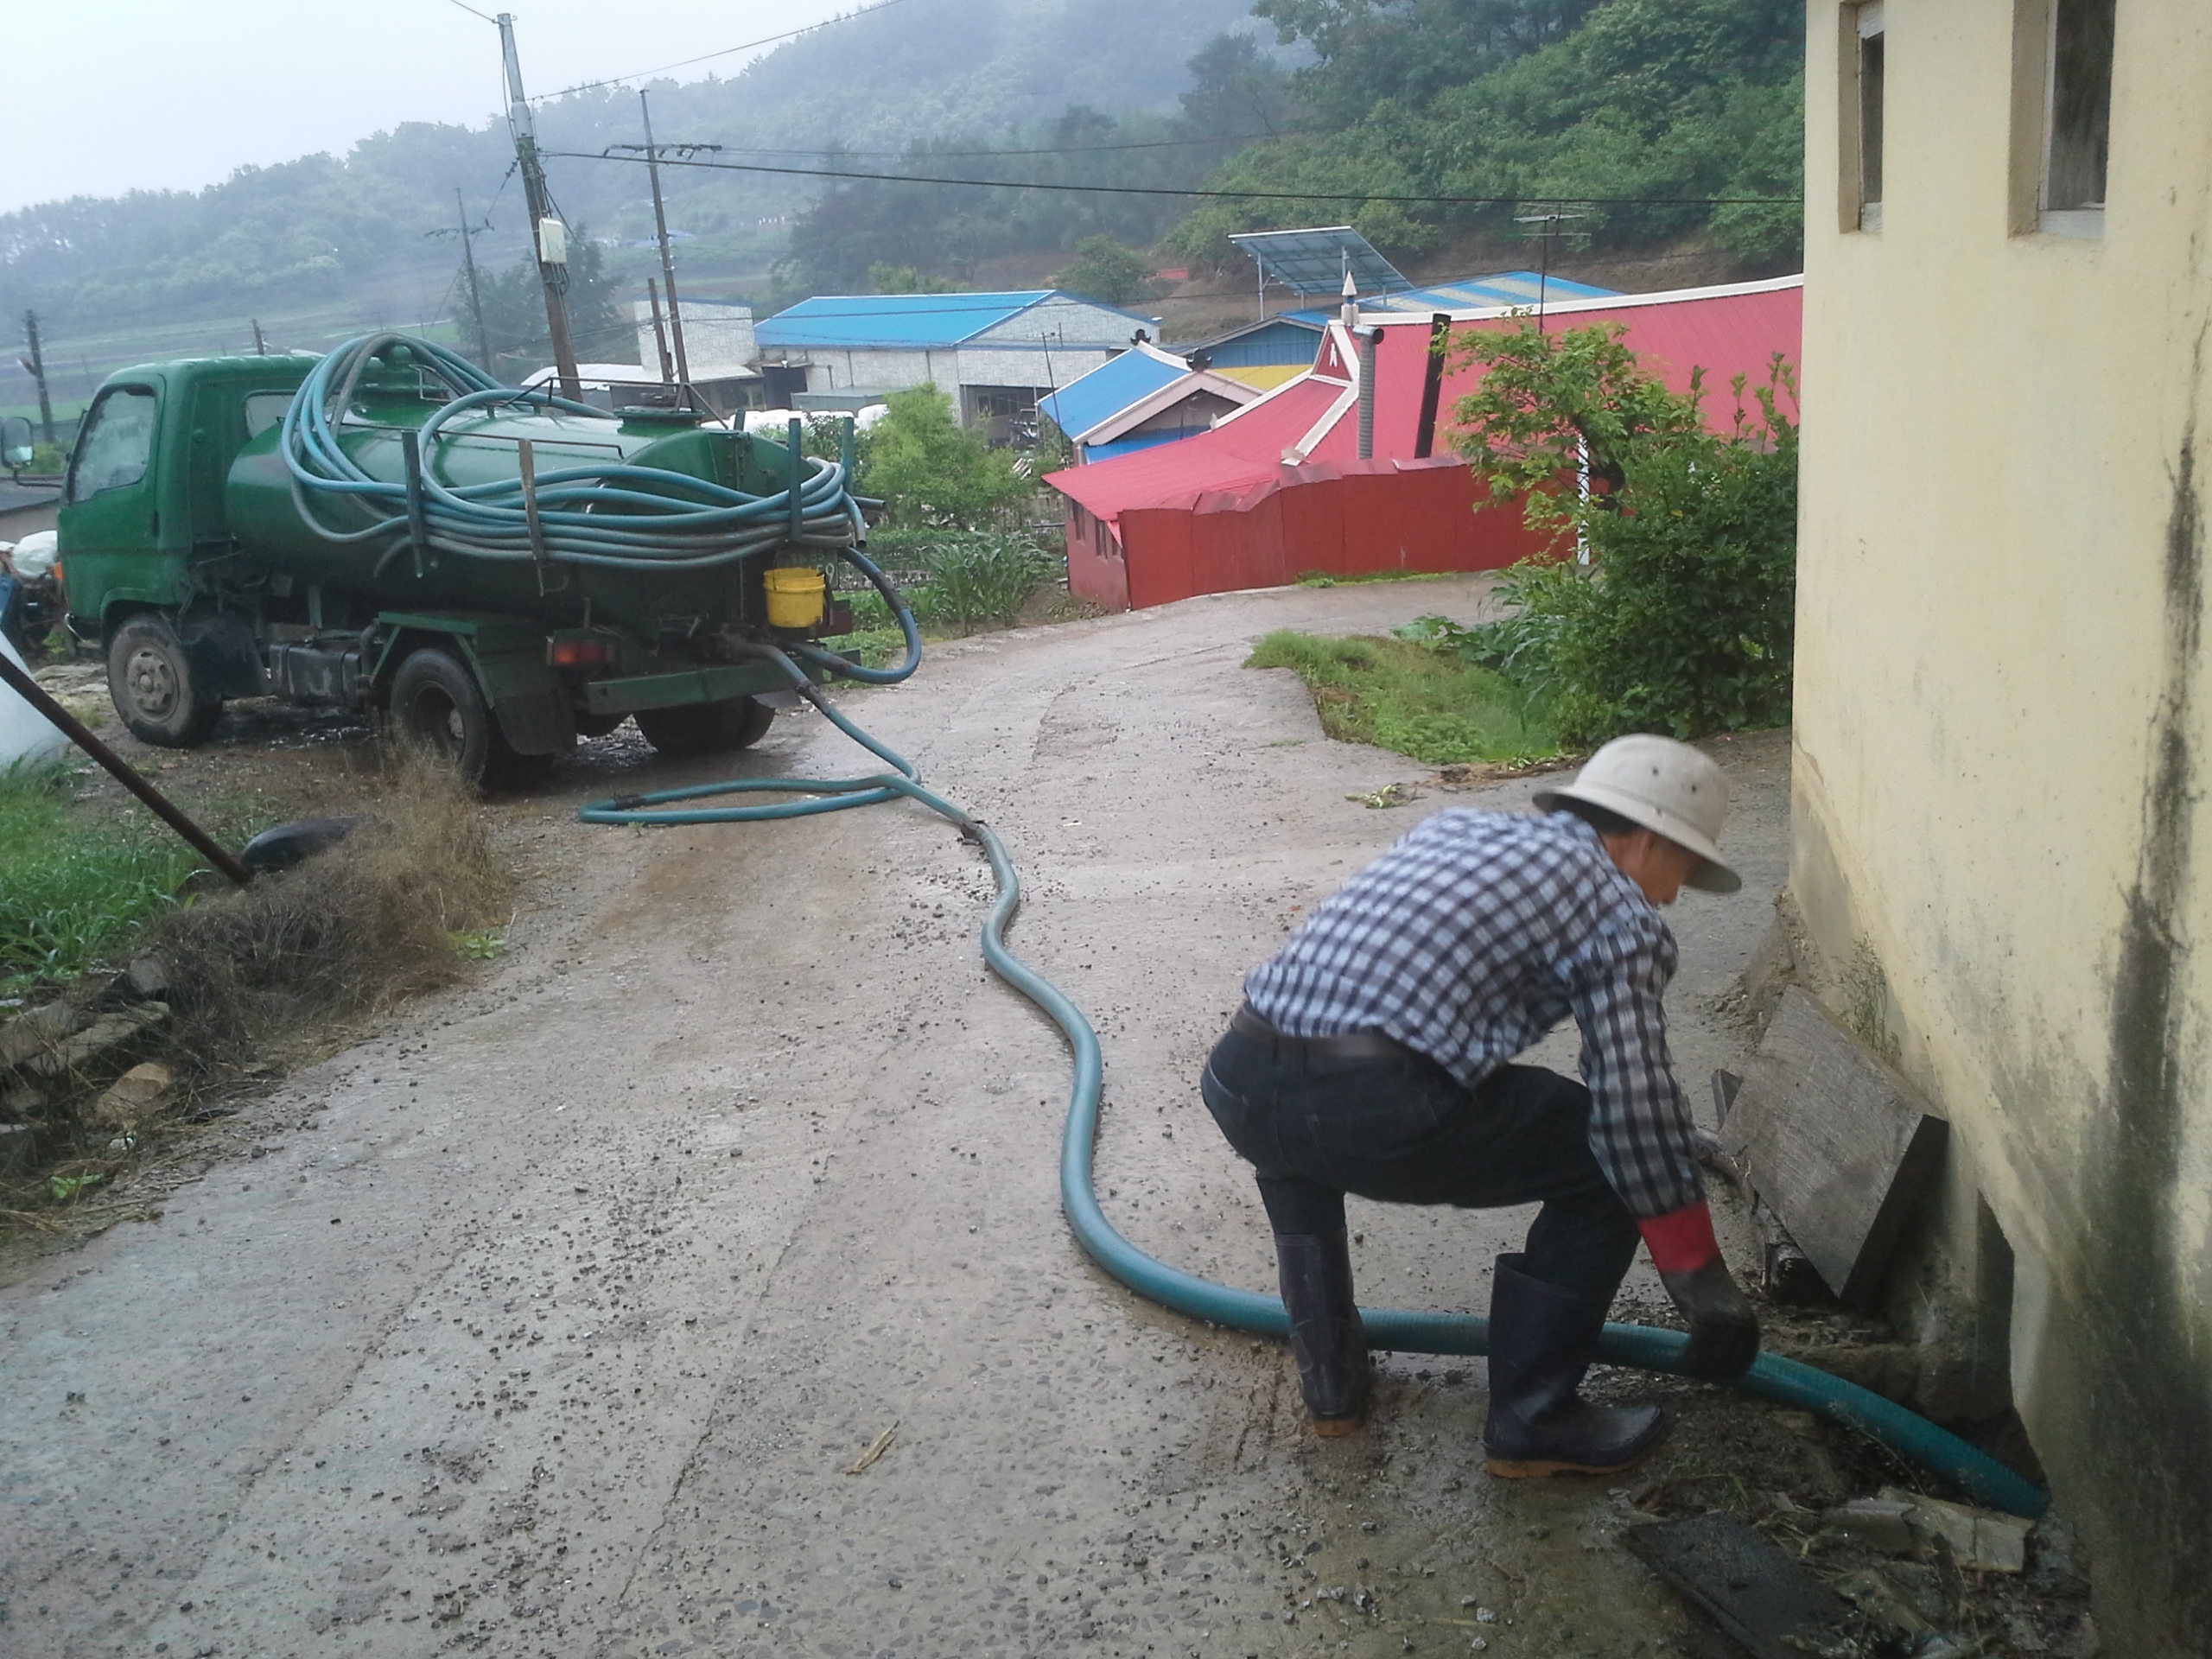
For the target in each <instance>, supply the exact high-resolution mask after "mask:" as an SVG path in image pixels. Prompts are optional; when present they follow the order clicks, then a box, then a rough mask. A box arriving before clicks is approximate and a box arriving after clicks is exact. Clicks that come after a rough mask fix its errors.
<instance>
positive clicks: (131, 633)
mask: <svg viewBox="0 0 2212 1659" xmlns="http://www.w3.org/2000/svg"><path fill="white" fill-rule="evenodd" d="M107 690H108V696H110V697H111V698H112V699H113V700H114V702H115V712H116V713H117V714H118V715H122V716H123V723H124V725H125V726H127V727H129V728H130V734H131V735H132V736H133V737H135V738H137V739H138V741H140V742H142V743H152V744H156V745H158V746H159V747H162V748H164V749H189V748H192V747H196V746H197V745H199V744H201V743H204V742H206V741H207V734H209V733H210V732H212V731H213V730H214V729H215V722H216V721H218V720H220V719H221V718H222V717H223V700H222V698H220V697H218V696H210V695H208V693H207V690H206V688H205V687H204V686H202V685H201V684H200V683H199V682H198V681H197V680H195V679H194V677H193V672H192V658H191V657H190V655H189V654H188V652H186V651H185V648H184V643H183V641H181V639H178V638H177V636H176V629H175V627H174V626H171V625H170V622H169V620H168V618H167V617H165V616H162V615H161V614H160V613H157V612H151V611H149V612H144V613H141V614H139V615H137V616H134V617H132V618H131V619H130V620H129V621H127V622H125V623H124V625H123V626H121V627H119V628H118V629H117V630H116V631H115V638H114V639H112V640H111V641H110V642H109V644H108V648H107Z"/></svg>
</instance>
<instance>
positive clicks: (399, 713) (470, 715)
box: [391, 645, 551, 789]
mask: <svg viewBox="0 0 2212 1659" xmlns="http://www.w3.org/2000/svg"><path fill="white" fill-rule="evenodd" d="M391 724H392V728H393V730H394V731H395V732H396V733H397V735H398V738H399V741H401V742H403V743H404V744H407V745H408V746H409V747H412V748H414V749H416V750H418V751H420V752H422V753H425V754H428V755H429V756H430V757H431V759H432V760H436V761H438V762H439V763H441V764H442V765H445V766H451V767H452V768H453V769H454V771H455V772H459V773H460V774H461V779H462V780H463V781H464V782H466V783H467V784H469V785H473V786H474V787H476V788H479V789H502V788H507V787H510V786H512V785H516V784H519V783H522V782H524V781H525V780H527V779H530V778H531V777H532V776H535V775H538V774H542V773H543V772H544V771H545V769H546V767H545V765H543V764H541V765H537V766H533V765H532V764H531V763H532V762H533V761H537V762H543V763H550V760H551V757H550V756H547V755H521V754H517V753H515V752H514V750H513V749H512V748H511V747H509V746H508V743H507V740H506V737H505V734H502V733H501V732H500V730H499V720H498V718H497V716H495V715H493V712H492V705H491V704H490V703H488V702H485V700H484V692H483V690H482V689H481V688H480V686H478V684H477V683H476V676H475V675H474V674H473V673H471V672H470V671H469V668H468V664H466V663H464V662H462V661H461V658H458V657H456V656H454V654H453V653H452V652H449V651H444V650H441V649H440V648H438V647H437V646H435V645H429V646H425V647H423V649H422V650H420V651H417V652H414V653H413V654H412V655H410V656H409V657H408V658H407V659H406V660H405V661H404V662H403V663H401V664H400V665H399V671H398V672H397V674H395V675H393V676H392V677H391Z"/></svg>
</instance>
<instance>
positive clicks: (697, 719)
mask: <svg viewBox="0 0 2212 1659" xmlns="http://www.w3.org/2000/svg"><path fill="white" fill-rule="evenodd" d="M775 718H776V711H775V710H774V709H771V708H770V707H768V705H767V704H766V703H765V702H761V701H760V699H759V698H758V697H730V698H728V699H726V700H725V701H723V702H688V703H683V704H682V705H680V706H678V707H677V708H674V709H639V711H638V729H639V731H641V732H643V733H644V734H645V741H646V742H648V743H650V744H652V746H653V747H655V748H657V749H658V750H659V751H660V752H661V753H663V754H671V755H683V754H724V753H728V752H729V751H730V750H732V749H749V748H751V747H753V745H754V744H755V743H758V742H759V741H760V740H761V739H762V738H764V737H766V735H767V734H768V727H769V725H770V723H771V722H772V721H774V719H775Z"/></svg>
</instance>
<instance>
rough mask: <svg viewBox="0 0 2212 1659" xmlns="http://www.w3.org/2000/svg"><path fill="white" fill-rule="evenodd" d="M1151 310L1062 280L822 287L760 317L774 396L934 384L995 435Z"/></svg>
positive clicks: (795, 402) (1089, 366)
mask: <svg viewBox="0 0 2212 1659" xmlns="http://www.w3.org/2000/svg"><path fill="white" fill-rule="evenodd" d="M1156 327H1159V321H1158V319H1156V318H1154V317H1145V316H1140V315H1137V314H1136V313H1135V312H1134V311H1124V310H1122V309H1121V308H1119V307H1118V306H1111V305H1103V304H1101V303H1100V302H1097V301H1096V300H1087V299H1084V297H1082V296H1080V295H1076V294H1069V293H1065V292H1063V291H1061V290H1060V289H1020V290H1017V291H1014V292H1011V293H995V294H820V295H817V296H814V297H813V298H812V299H808V300H801V301H800V302H798V304H797V305H794V306H792V307H791V308H790V309H789V310H787V311H781V312H779V313H778V314H777V315H774V316H772V317H770V318H768V319H767V320H766V321H764V322H761V323H760V324H758V325H756V327H755V328H754V331H753V332H754V335H755V338H756V340H757V341H758V343H759V347H760V371H761V372H762V374H763V375H764V376H766V378H767V381H768V389H769V395H770V397H772V399H774V400H776V401H779V402H783V401H785V400H788V402H789V404H790V406H791V407H793V408H804V407H806V404H807V402H808V400H809V399H810V398H813V397H824V396H828V397H832V398H834V399H835V401H836V404H838V405H840V406H844V407H849V406H851V400H852V399H853V398H854V397H855V396H856V395H858V394H865V393H875V394H878V395H880V394H882V393H886V392H892V391H904V390H906V388H908V387H910V386H918V385H925V384H926V385H935V386H937V388H938V390H939V391H944V392H946V393H948V394H950V396H951V397H952V398H953V400H954V405H955V407H956V408H957V410H958V412H959V416H960V420H961V423H962V424H963V425H967V426H982V427H984V428H985V429H988V430H989V431H990V432H991V434H992V435H993V436H994V437H1003V436H1005V435H1007V429H1008V428H1009V427H1011V426H1013V425H1014V424H1015V423H1020V422H1022V421H1025V420H1027V418H1029V417H1030V416H1033V413H1034V411H1035V410H1036V408H1037V402H1038V399H1039V398H1040V397H1049V396H1051V395H1052V392H1053V391H1056V390H1057V389H1058V388H1059V387H1061V386H1064V385H1068V384H1069V383H1070V382H1071V381H1073V380H1075V379H1077V378H1080V377H1082V376H1084V375H1085V374H1088V373H1090V371H1092V370H1093V369H1096V368H1098V367H1099V366H1101V365H1103V364H1104V363H1106V362H1107V361H1108V360H1109V359H1112V358H1114V357H1117V356H1119V355H1120V354H1121V353H1124V352H1126V351H1128V349H1129V347H1130V346H1131V345H1132V343H1134V341H1135V339H1136V338H1137V336H1138V334H1140V332H1141V331H1147V330H1150V329H1153V328H1156Z"/></svg>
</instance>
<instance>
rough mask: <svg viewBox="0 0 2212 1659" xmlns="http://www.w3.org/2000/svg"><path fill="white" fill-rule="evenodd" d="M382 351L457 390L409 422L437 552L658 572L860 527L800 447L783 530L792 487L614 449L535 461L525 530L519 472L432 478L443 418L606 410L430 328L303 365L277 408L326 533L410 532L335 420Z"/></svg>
mask: <svg viewBox="0 0 2212 1659" xmlns="http://www.w3.org/2000/svg"><path fill="white" fill-rule="evenodd" d="M402 350H404V353H405V356H404V359H401V357H400V353H401V351H402ZM380 356H381V357H385V358H386V359H387V360H404V361H405V362H406V363H408V364H409V365H412V366H416V367H419V368H421V369H423V370H426V371H427V372H429V373H431V374H432V375H435V377H436V378H438V379H439V380H441V381H442V382H443V383H444V384H445V385H446V387H447V389H448V391H452V392H453V393H454V397H453V398H452V399H451V400H450V401H449V402H448V403H446V404H443V405H442V407H441V408H439V409H438V410H436V411H435V413H434V414H432V415H431V416H430V417H429V420H427V421H425V422H423V424H422V426H421V427H420V428H419V429H418V430H417V442H419V443H420V445H421V447H422V453H423V456H424V461H423V467H422V474H421V483H422V493H423V514H424V518H425V521H426V528H427V530H428V532H429V537H428V539H429V545H430V547H431V548H432V549H433V550H435V551H437V552H440V553H446V554H454V555H458V556H465V557H469V558H480V559H494V560H507V561H527V560H530V559H532V558H536V557H537V556H539V554H540V551H541V550H542V552H543V556H545V557H547V558H550V559H554V560H557V561H560V562H562V563H569V564H584V565H598V566H601V567H605V568H607V569H618V570H663V571H665V570H669V569H679V570H681V569H704V568H707V567H710V566H714V565H719V564H726V563H729V562H730V561H731V560H733V559H741V558H745V557H747V556H750V555H753V554H757V553H765V552H768V551H771V550H774V549H776V548H778V547H780V546H784V545H787V544H791V543H796V544H797V545H799V546H802V547H818V548H824V549H831V550H837V549H843V548H848V547H850V546H851V545H852V544H853V543H854V542H855V541H857V540H858V539H859V538H860V537H861V536H862V535H863V534H864V533H865V531H864V527H863V525H862V523H861V510H860V505H859V504H858V503H857V502H856V501H855V499H853V496H852V493H851V492H850V491H849V489H848V488H847V484H848V482H849V480H847V478H846V475H845V469H844V467H843V466H842V464H840V463H838V462H836V461H823V460H819V459H816V458H812V457H809V458H808V459H807V461H806V468H807V476H806V478H805V480H804V481H803V482H802V483H801V484H800V486H799V533H798V535H797V536H796V537H794V536H792V535H791V493H790V491H789V490H788V489H785V490H782V491H779V492H777V493H773V494H770V495H750V494H747V493H746V492H745V491H743V490H733V489H730V488H728V487H726V486H723V485H721V484H717V483H715V482H714V481H713V480H711V479H704V478H696V477H694V476H692V475H691V474H689V473H678V472H671V471H670V470H669V469H667V468H665V467H636V466H631V465H627V464H626V463H623V462H620V461H617V462H613V463H610V464H604V465H601V464H593V465H589V466H583V467H560V468H556V469H555V470H553V471H550V472H544V473H540V474H537V477H536V479H535V480H534V482H535V486H536V490H537V521H538V524H537V538H536V540H535V541H533V539H532V532H531V522H530V520H531V514H530V512H529V510H528V508H527V507H526V506H525V505H524V499H523V486H522V480H521V479H520V478H519V477H516V478H511V479H499V480H493V481H492V482H489V483H485V484H472V485H467V486H461V487H459V488H455V487H454V486H449V485H446V484H442V483H440V482H439V481H438V480H437V478H436V476H435V472H434V470H433V468H432V467H430V465H429V456H430V455H432V454H434V453H435V445H436V444H437V442H438V441H439V438H440V435H441V434H442V430H443V429H444V428H445V427H446V426H447V425H448V423H450V422H452V421H454V420H456V419H458V418H459V417H460V416H464V415H467V414H468V413H470V412H472V411H474V410H480V409H487V408H491V407H493V406H496V405H499V404H523V405H526V406H529V407H531V408H535V409H541V410H546V411H549V412H550V411H555V410H558V411H560V412H562V413H565V414H570V415H580V416H587V417H588V418H589V419H591V420H594V421H599V422H605V421H607V420H608V419H609V418H610V417H609V416H608V415H607V411H606V410H600V409H594V408H593V407H591V405H589V404H580V403H575V402H572V401H571V400H569V399H568V398H566V397H557V396H555V395H554V394H553V393H552V392H550V391H545V390H532V391H523V390H518V389H517V388H514V387H512V386H502V385H499V382H497V381H496V380H494V379H493V378H491V377H490V376H489V375H487V374H486V373H485V372H483V371H482V370H481V369H480V368H478V367H477V366H476V365H474V363H471V362H470V361H468V359H466V358H464V357H460V356H457V355H455V354H454V353H452V352H449V351H447V350H446V349H445V348H444V347H443V346H436V345H433V344H432V343H431V342H429V340H410V339H406V338H404V336H401V335H398V334H364V335H362V336H361V337H360V338H359V339H357V340H347V341H346V343H345V344H344V345H342V346H338V347H337V348H336V349H335V350H334V351H332V352H331V353H329V354H328V355H327V356H326V357H324V358H323V359H321V361H320V362H318V363H317V364H316V365H315V367H314V368H312V369H310V370H309V371H308V377H307V378H306V380H305V381H303V382H302V384H301V386H300V390H299V392H298V395H297V396H296V397H294V398H293V399H292V403H291V407H290V408H289V410H286V411H285V415H284V426H283V434H282V435H281V437H280V439H279V441H278V449H279V451H280V453H281V454H283V457H284V464H285V466H286V467H287V468H288V469H289V472H290V474H291V480H292V499H293V502H294V504H295V505H296V507H297V508H298V510H299V515H300V518H301V519H302V522H304V523H305V524H307V525H308V527H309V528H310V529H312V530H313V531H315V533H316V534H317V535H319V536H321V537H323V538H324V539H325V540H327V541H332V542H341V543H342V542H369V541H375V540H378V539H385V540H388V541H391V543H392V544H393V546H394V547H395V548H397V547H398V546H400V545H402V544H404V543H405V542H406V541H408V540H409V539H410V535H411V532H410V524H409V513H408V508H409V503H408V486H407V484H406V483H405V482H404V480H403V481H397V482H395V481H394V480H390V479H380V478H372V477H371V476H370V475H369V474H367V473H366V472H365V471H363V470H362V468H361V467H359V465H358V464H357V463H356V462H355V461H354V460H353V457H352V456H351V455H349V454H346V450H345V448H343V447H342V446H341V445H340V443H339V442H338V423H340V421H342V420H343V419H344V416H345V412H346V409H347V408H348V407H349V406H350V405H351V404H352V402H353V393H354V391H355V389H356V388H357V387H358V386H359V384H360V381H361V378H362V376H363V375H364V374H365V372H367V369H368V366H369V365H370V363H371V361H372V359H376V358H378V357H380ZM323 501H329V502H331V503H332V505H335V504H336V502H338V501H351V502H353V504H354V505H355V511H356V514H357V515H359V514H364V513H365V515H366V516H365V518H361V519H360V522H358V523H356V524H353V526H352V527H351V528H346V527H343V526H340V525H338V524H331V523H329V522H327V520H326V519H325V518H324V517H323V516H322V514H321V512H319V511H318V510H317V505H316V504H317V503H318V502H323Z"/></svg>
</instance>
